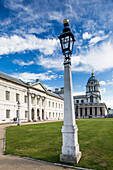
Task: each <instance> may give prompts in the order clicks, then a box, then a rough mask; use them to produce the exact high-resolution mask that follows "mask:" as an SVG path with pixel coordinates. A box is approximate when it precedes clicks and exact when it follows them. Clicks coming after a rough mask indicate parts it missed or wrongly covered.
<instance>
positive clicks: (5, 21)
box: [0, 0, 113, 108]
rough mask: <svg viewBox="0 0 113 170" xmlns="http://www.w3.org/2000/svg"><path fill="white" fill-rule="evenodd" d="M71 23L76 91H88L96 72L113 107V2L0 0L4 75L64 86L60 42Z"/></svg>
mask: <svg viewBox="0 0 113 170" xmlns="http://www.w3.org/2000/svg"><path fill="white" fill-rule="evenodd" d="M65 18H68V19H69V20H70V27H71V29H72V32H73V34H74V36H75V39H76V42H75V45H74V50H73V55H72V78H73V92H74V94H75V95H78V94H83V93H85V85H86V83H87V80H88V78H89V77H90V76H91V70H92V69H94V73H95V76H96V77H97V78H98V80H99V82H100V89H101V93H102V101H104V102H106V104H107V106H108V107H112V108H113V32H112V30H113V1H112V0H109V1H107V0H91V1H89V0H62V1H60V0H57V1H56V0H0V71H1V72H4V73H7V74H10V75H12V76H15V77H17V78H20V79H22V80H24V81H26V82H34V81H35V80H36V79H38V78H39V79H40V81H41V82H42V83H43V84H44V85H45V86H46V87H47V88H49V89H52V90H54V88H56V87H58V88H60V87H63V84H64V82H63V55H62V53H61V47H60V43H59V40H58V38H57V36H58V35H60V33H61V31H62V29H63V24H62V21H63V19H65Z"/></svg>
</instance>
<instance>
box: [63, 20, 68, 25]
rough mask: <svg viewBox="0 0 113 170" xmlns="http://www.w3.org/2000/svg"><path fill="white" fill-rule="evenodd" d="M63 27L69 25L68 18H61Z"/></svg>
mask: <svg viewBox="0 0 113 170" xmlns="http://www.w3.org/2000/svg"><path fill="white" fill-rule="evenodd" d="M63 24H64V27H66V26H69V19H64V20H63Z"/></svg>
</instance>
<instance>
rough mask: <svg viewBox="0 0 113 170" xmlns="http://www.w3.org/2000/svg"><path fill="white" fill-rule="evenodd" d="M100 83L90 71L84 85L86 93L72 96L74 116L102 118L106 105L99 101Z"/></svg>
mask: <svg viewBox="0 0 113 170" xmlns="http://www.w3.org/2000/svg"><path fill="white" fill-rule="evenodd" d="M99 88H100V85H99V82H98V80H97V78H96V77H95V76H94V73H93V72H92V75H91V77H90V78H89V80H88V82H87V85H86V95H80V96H74V105H75V114H76V118H104V117H105V116H107V106H106V104H105V103H101V93H100V89H99Z"/></svg>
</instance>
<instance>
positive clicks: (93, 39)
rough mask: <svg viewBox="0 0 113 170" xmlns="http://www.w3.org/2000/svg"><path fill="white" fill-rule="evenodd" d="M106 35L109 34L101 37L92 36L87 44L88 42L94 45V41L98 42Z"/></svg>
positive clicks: (105, 36)
mask: <svg viewBox="0 0 113 170" xmlns="http://www.w3.org/2000/svg"><path fill="white" fill-rule="evenodd" d="M108 36H109V35H104V36H102V37H94V38H92V39H91V40H90V41H89V44H90V45H94V44H96V43H97V42H99V41H102V40H105V39H106V38H107V37H108Z"/></svg>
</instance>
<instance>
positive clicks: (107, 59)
mask: <svg viewBox="0 0 113 170" xmlns="http://www.w3.org/2000/svg"><path fill="white" fill-rule="evenodd" d="M74 57H75V58H76V56H74ZM77 58H78V60H77V63H73V62H72V69H73V71H85V72H91V69H94V71H98V72H102V71H105V70H108V69H111V68H113V44H112V43H111V41H108V42H103V43H102V44H100V45H98V46H94V47H92V48H90V49H89V51H87V52H86V54H84V55H80V56H77Z"/></svg>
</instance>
